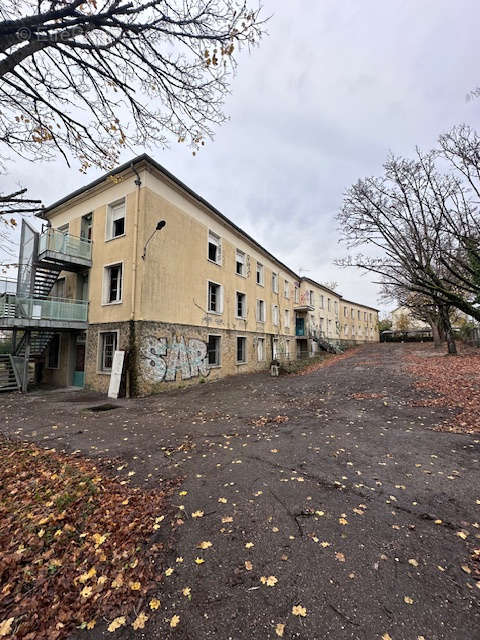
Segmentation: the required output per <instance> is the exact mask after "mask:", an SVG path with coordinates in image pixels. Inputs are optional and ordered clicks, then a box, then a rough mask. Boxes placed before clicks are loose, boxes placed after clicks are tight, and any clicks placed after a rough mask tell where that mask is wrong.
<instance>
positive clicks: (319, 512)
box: [315, 511, 325, 516]
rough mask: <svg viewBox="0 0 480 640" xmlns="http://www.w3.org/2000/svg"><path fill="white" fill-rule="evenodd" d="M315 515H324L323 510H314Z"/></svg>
mask: <svg viewBox="0 0 480 640" xmlns="http://www.w3.org/2000/svg"><path fill="white" fill-rule="evenodd" d="M315 515H316V516H324V515H325V511H315Z"/></svg>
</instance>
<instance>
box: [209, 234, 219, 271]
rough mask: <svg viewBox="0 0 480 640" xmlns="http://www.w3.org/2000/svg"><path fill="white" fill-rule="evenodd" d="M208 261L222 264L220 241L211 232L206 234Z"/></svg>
mask: <svg viewBox="0 0 480 640" xmlns="http://www.w3.org/2000/svg"><path fill="white" fill-rule="evenodd" d="M208 259H209V260H211V261H212V262H215V263H216V264H222V239H221V238H220V236H217V234H216V233H213V231H209V232H208Z"/></svg>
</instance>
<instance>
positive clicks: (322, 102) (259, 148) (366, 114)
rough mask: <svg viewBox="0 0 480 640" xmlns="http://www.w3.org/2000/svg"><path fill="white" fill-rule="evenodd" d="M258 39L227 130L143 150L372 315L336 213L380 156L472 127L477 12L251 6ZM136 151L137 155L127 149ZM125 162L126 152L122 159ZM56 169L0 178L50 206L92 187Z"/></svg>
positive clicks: (372, 1)
mask: <svg viewBox="0 0 480 640" xmlns="http://www.w3.org/2000/svg"><path fill="white" fill-rule="evenodd" d="M263 4H264V12H265V15H272V18H271V20H270V22H269V23H268V27H267V28H268V31H269V35H268V36H267V37H266V38H265V39H264V40H263V41H262V43H261V44H260V47H259V48H257V49H254V50H253V51H252V53H251V54H248V53H247V52H245V53H243V54H242V55H241V59H240V64H239V68H238V74H237V76H236V77H235V78H234V79H233V82H232V86H231V95H229V96H228V98H227V100H226V105H225V110H226V112H227V113H228V114H229V115H230V120H229V122H227V123H226V124H225V125H224V126H223V127H221V128H220V129H219V130H218V131H217V133H216V138H215V141H214V142H212V143H209V144H208V145H207V146H206V147H205V148H204V149H203V150H202V151H201V152H200V153H199V154H198V155H197V156H196V157H195V158H194V157H192V156H191V154H190V153H189V152H188V150H186V149H185V148H184V147H183V146H182V145H178V144H177V143H175V142H173V143H172V147H171V148H170V149H168V150H162V149H155V148H154V149H152V150H149V152H150V153H151V154H152V155H153V156H154V157H155V158H156V159H157V160H158V161H159V162H161V163H162V164H163V165H164V166H165V167H167V168H168V169H169V170H170V171H172V172H173V173H174V174H176V175H178V177H179V178H180V179H181V180H183V181H184V182H186V183H187V184H188V185H189V186H191V187H192V188H193V189H194V190H195V191H197V192H198V193H200V194H201V195H203V196H204V197H205V198H206V199H207V200H208V201H210V202H211V203H212V204H214V205H215V206H216V207H218V208H219V209H220V210H221V211H223V213H225V215H227V216H228V217H229V218H231V219H232V220H233V221H234V222H235V223H236V224H238V225H239V226H241V227H242V228H244V229H245V230H246V231H247V232H248V233H250V234H251V235H253V236H254V237H255V238H257V239H258V241H259V242H260V243H261V244H262V245H264V246H265V247H266V248H268V249H269V250H270V251H271V252H272V253H273V254H274V255H276V256H277V257H278V258H279V259H280V260H282V261H283V262H286V263H287V264H289V265H291V267H292V268H293V269H297V270H298V269H300V268H302V269H303V270H304V271H303V273H304V274H305V275H308V276H310V277H312V278H314V279H316V280H319V281H326V280H336V281H338V282H339V291H340V292H341V293H342V294H344V295H345V297H347V298H352V299H354V300H359V301H363V302H365V303H367V304H371V305H373V306H376V305H378V304H379V301H378V299H377V295H378V288H377V286H376V285H374V284H372V283H371V276H361V274H360V273H359V272H357V271H348V270H341V269H339V268H337V267H335V266H334V264H333V261H334V259H335V258H336V257H338V256H339V255H342V253H344V251H345V250H344V248H342V247H340V246H339V245H338V238H339V234H338V231H337V229H336V226H337V225H336V222H335V219H334V217H335V213H336V211H338V209H339V207H340V206H341V203H342V194H343V193H344V191H345V189H346V188H348V186H350V185H351V184H352V183H353V182H355V181H356V180H357V179H358V178H360V177H363V176H365V175H372V174H373V175H375V174H379V173H381V171H382V163H383V162H384V160H385V158H386V155H387V153H388V151H389V150H392V151H394V152H395V153H399V154H405V155H409V154H411V153H412V152H413V151H414V148H415V146H416V145H420V146H423V147H426V148H430V147H431V146H433V145H434V144H435V141H436V139H437V137H438V134H439V133H441V132H442V131H445V130H447V129H448V128H450V127H451V126H452V125H453V124H455V123H459V122H468V123H470V124H473V125H475V124H476V122H477V121H478V116H479V113H480V100H473V101H471V102H467V101H466V100H465V95H466V94H467V92H468V91H470V90H471V89H473V88H474V87H476V86H477V85H479V84H480V72H479V71H478V64H477V60H476V55H475V54H474V52H475V51H476V48H477V41H478V32H479V30H480V7H477V6H476V5H475V4H474V3H472V2H470V1H469V0H456V2H455V3H454V4H452V3H451V0H423V1H422V2H421V3H419V2H418V0H405V1H402V2H400V1H397V0H392V1H390V2H385V1H384V0H362V2H358V0H346V1H344V2H341V3H339V2H337V1H336V0H323V1H322V2H311V1H308V0H291V1H290V2H288V3H287V2H281V3H280V2H278V0H277V1H274V0H265V1H264V3H263ZM138 151H139V152H141V151H143V149H139V150H138ZM128 158H129V154H128V155H126V156H124V157H123V158H122V160H123V161H125V160H127V159H128ZM97 175H99V174H98V172H95V171H93V170H92V171H91V172H90V173H89V174H88V175H87V176H86V177H85V176H83V175H82V174H80V173H79V172H77V171H76V170H74V169H73V170H69V169H67V168H66V167H65V165H64V164H63V163H62V161H60V160H58V161H57V162H55V163H53V164H52V163H50V164H30V163H27V162H25V161H15V163H14V164H12V165H11V174H10V180H12V179H15V181H17V182H18V181H19V182H21V183H23V184H25V185H27V186H29V188H30V192H31V193H32V194H34V195H35V196H41V197H42V198H43V199H44V201H45V202H46V203H50V202H52V201H54V200H56V199H57V198H59V197H61V196H63V195H65V194H66V193H68V192H69V191H71V190H73V189H75V188H77V187H79V186H81V185H82V184H85V182H87V181H89V180H93V179H94V178H95V177H97Z"/></svg>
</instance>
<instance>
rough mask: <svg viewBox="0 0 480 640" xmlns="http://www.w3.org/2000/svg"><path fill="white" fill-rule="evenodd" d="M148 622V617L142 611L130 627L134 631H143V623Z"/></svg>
mask: <svg viewBox="0 0 480 640" xmlns="http://www.w3.org/2000/svg"><path fill="white" fill-rule="evenodd" d="M147 620H148V616H146V615H145V614H144V613H143V611H142V612H141V613H139V614H138V616H137V617H136V618H135V620H134V621H133V622H132V627H133V628H134V630H135V631H136V630H137V629H144V628H145V622H146V621H147Z"/></svg>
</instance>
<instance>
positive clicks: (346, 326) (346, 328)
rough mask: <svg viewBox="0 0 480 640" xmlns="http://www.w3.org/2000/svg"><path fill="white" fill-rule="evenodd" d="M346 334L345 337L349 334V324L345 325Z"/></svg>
mask: <svg viewBox="0 0 480 640" xmlns="http://www.w3.org/2000/svg"><path fill="white" fill-rule="evenodd" d="M344 333H345V335H347V334H348V324H346V325H345V329H344Z"/></svg>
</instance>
